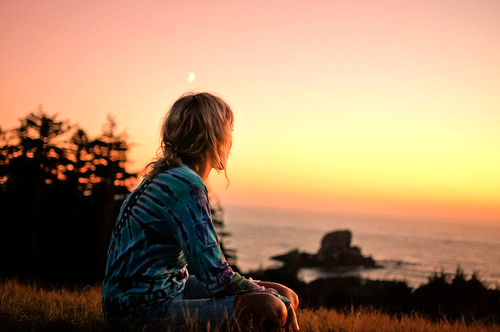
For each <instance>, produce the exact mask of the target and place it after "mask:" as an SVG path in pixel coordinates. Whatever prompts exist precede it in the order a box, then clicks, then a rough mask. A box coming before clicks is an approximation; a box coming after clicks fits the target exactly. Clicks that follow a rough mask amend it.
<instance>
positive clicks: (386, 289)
mask: <svg viewBox="0 0 500 332" xmlns="http://www.w3.org/2000/svg"><path fill="white" fill-rule="evenodd" d="M350 238H351V232H350V231H346V230H343V231H335V232H331V233H328V234H326V235H325V237H324V238H323V241H322V246H321V249H320V250H319V251H318V253H317V254H315V255H313V254H307V253H300V252H298V250H295V251H292V252H289V253H287V254H285V255H281V256H277V257H273V259H276V260H279V261H282V262H283V263H284V264H283V266H282V267H280V268H275V269H267V270H259V271H252V272H250V273H249V275H251V276H252V277H253V278H257V279H262V280H272V281H274V282H279V283H282V284H284V285H287V286H288V287H291V288H293V289H294V290H295V291H296V292H297V294H298V295H299V298H300V300H301V307H304V308H311V309H314V308H318V307H324V308H329V309H337V310H340V311H343V310H347V311H348V310H351V309H352V308H353V307H354V308H361V307H370V308H373V309H377V310H381V311H382V312H385V313H389V314H395V315H400V314H412V313H415V312H418V313H421V314H423V315H425V316H426V317H428V318H430V319H435V320H439V319H443V318H445V319H449V320H462V319H463V320H465V321H466V322H473V321H478V320H481V321H485V322H491V323H499V322H500V289H498V287H496V289H488V288H487V287H486V286H485V285H484V284H483V283H482V282H481V280H479V278H478V277H477V275H475V274H474V275H472V276H471V277H470V278H467V276H466V275H465V274H464V273H463V271H462V270H461V269H460V268H459V267H458V268H457V270H456V272H455V274H454V275H452V274H448V273H445V272H444V271H442V272H439V273H435V274H434V275H432V276H430V277H429V281H428V283H427V284H423V285H421V286H420V287H418V288H416V289H413V288H411V287H409V286H408V284H407V283H406V282H405V281H381V280H365V279H362V278H360V277H332V278H321V279H317V280H314V281H312V282H310V283H305V282H303V281H301V280H299V278H298V271H299V270H300V269H301V268H304V267H318V268H321V269H326V270H328V271H335V270H339V269H342V270H343V271H345V269H349V268H350V269H356V268H360V267H362V268H365V267H368V268H375V267H378V266H377V264H376V263H375V262H374V261H373V259H371V257H363V256H362V255H361V250H360V249H359V248H353V247H351V246H350ZM328 250H329V251H328ZM328 259H330V260H329V261H328ZM350 259H352V260H350Z"/></svg>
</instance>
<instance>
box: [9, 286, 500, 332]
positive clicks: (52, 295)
mask: <svg viewBox="0 0 500 332" xmlns="http://www.w3.org/2000/svg"><path fill="white" fill-rule="evenodd" d="M100 298H101V289H100V288H99V287H98V286H93V287H85V288H82V289H80V290H69V289H67V288H53V289H48V288H45V289H44V288H41V287H38V286H33V285H27V284H24V283H21V282H18V281H15V280H4V281H2V282H1V283H0V331H33V332H35V331H37V332H38V331H69V332H71V331H96V332H109V331H110V329H109V328H108V327H107V326H106V324H105V322H104V319H103V316H102V311H101V302H100ZM299 321H300V325H301V330H302V331H304V332H313V331H314V332H355V331H356V332H363V331H368V332H389V331H391V332H392V331H394V332H396V331H401V332H402V331H405V332H406V331H408V332H424V331H425V332H434V331H435V332H437V331H440V332H442V331H444V332H447V331H449V332H457V331H458V332H476V331H491V332H498V331H500V325H489V324H483V323H482V322H480V321H478V322H474V323H467V324H466V323H465V322H460V321H458V322H449V321H446V320H441V321H438V322H434V321H430V320H427V319H425V318H424V317H421V316H419V315H411V316H400V317H394V316H390V315H386V314H383V313H380V312H377V311H373V310H369V309H360V310H351V311H350V312H344V313H341V312H337V311H335V310H327V309H322V308H320V309H316V310H309V309H305V310H301V311H300V312H299ZM166 330H167V331H178V330H182V331H187V332H190V331H219V332H222V331H226V330H230V331H235V332H236V331H239V329H238V328H236V327H232V328H224V329H222V328H220V327H214V326H208V327H207V326H200V325H197V324H196V323H191V324H189V325H187V326H183V327H182V328H179V327H177V328H175V329H173V328H171V329H169V328H167V329H166Z"/></svg>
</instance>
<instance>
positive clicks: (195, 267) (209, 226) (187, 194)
mask: <svg viewBox="0 0 500 332" xmlns="http://www.w3.org/2000/svg"><path fill="white" fill-rule="evenodd" d="M178 199H179V203H178V205H177V209H176V211H175V212H176V213H175V214H176V219H177V220H176V223H177V227H178V228H179V229H178V232H176V233H177V235H176V237H177V240H178V242H179V244H180V246H181V249H182V251H183V253H184V257H185V259H186V261H187V264H188V266H187V268H188V271H189V273H190V274H194V275H195V276H196V278H198V280H200V281H202V282H204V283H206V285H207V286H206V287H207V290H208V291H209V292H210V294H212V296H214V297H219V296H230V295H236V294H240V293H244V292H251V291H266V290H265V288H264V287H262V286H259V285H257V284H256V283H254V282H252V281H251V280H249V279H247V278H244V277H242V276H241V275H240V274H239V273H236V272H234V271H233V269H232V268H231V267H230V266H229V264H228V263H227V261H226V259H225V257H224V254H223V253H222V250H221V248H220V244H219V239H218V237H217V234H216V232H215V229H214V225H213V223H212V218H211V213H210V206H209V203H208V197H207V191H206V187H200V186H196V185H193V186H190V188H189V189H187V190H184V191H183V192H182V193H180V194H179V197H178Z"/></svg>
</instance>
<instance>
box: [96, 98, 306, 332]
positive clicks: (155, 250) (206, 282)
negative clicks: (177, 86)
mask: <svg viewBox="0 0 500 332" xmlns="http://www.w3.org/2000/svg"><path fill="white" fill-rule="evenodd" d="M233 121H234V116H233V112H232V110H231V108H230V107H229V105H228V104H227V103H226V102H225V101H224V100H222V99H221V98H219V97H217V96H214V95H212V94H209V93H197V94H191V93H190V94H186V95H183V96H182V97H181V98H179V99H178V100H177V101H176V102H175V103H174V104H173V105H172V107H171V109H170V111H169V112H168V113H167V115H166V117H165V119H164V122H163V126H162V132H161V152H162V153H161V156H160V157H159V158H158V159H157V160H156V161H154V162H152V163H150V164H149V165H148V166H147V167H146V175H145V178H144V180H143V182H142V183H141V184H140V185H139V186H138V187H137V189H135V190H134V191H133V192H132V194H131V195H130V196H129V197H128V198H127V199H126V200H125V202H124V203H123V205H122V207H121V210H120V214H119V216H118V219H117V223H116V225H115V229H114V231H113V235H112V238H111V243H110V247H109V251H108V261H107V266H106V275H105V278H104V282H103V295H102V303H103V310H104V314H105V316H106V319H107V320H108V322H109V323H110V324H111V325H114V326H118V327H120V328H132V329H134V328H137V327H139V326H141V325H149V326H169V324H173V323H174V322H181V323H182V322H185V321H187V320H188V319H197V320H198V321H200V322H209V321H214V322H215V321H219V322H221V321H223V320H224V319H228V318H231V321H232V322H234V323H235V324H238V325H240V326H249V325H250V324H251V325H252V326H254V327H257V328H259V329H262V330H269V331H273V330H274V331H278V330H280V329H288V330H290V331H298V330H299V327H298V324H297V319H296V316H295V310H296V309H297V306H298V298H297V295H296V294H295V292H293V291H292V290H291V289H289V288H287V287H285V286H283V285H280V284H277V283H270V282H256V281H254V280H252V279H251V278H250V279H247V278H244V277H242V276H241V275H240V274H239V273H236V272H234V271H233V270H232V269H231V267H230V266H229V265H228V263H227V261H226V259H225V258H224V255H223V253H222V251H221V248H220V245H219V239H218V237H217V235H216V233H215V230H214V226H213V224H212V220H211V214H210V207H209V202H208V197H207V188H206V186H205V183H204V181H205V180H206V179H207V177H208V175H209V173H210V171H211V170H212V169H216V170H217V171H223V170H225V168H226V162H227V158H228V156H229V151H230V150H231V146H232V128H233Z"/></svg>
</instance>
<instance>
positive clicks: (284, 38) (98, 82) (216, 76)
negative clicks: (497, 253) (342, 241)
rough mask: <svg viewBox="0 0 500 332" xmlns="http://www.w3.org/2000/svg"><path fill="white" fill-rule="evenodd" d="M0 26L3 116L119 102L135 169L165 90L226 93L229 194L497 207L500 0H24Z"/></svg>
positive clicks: (10, 119) (476, 212)
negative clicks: (230, 137) (230, 121)
mask: <svg viewBox="0 0 500 332" xmlns="http://www.w3.org/2000/svg"><path fill="white" fill-rule="evenodd" d="M0 34H1V35H0V49H1V50H2V51H1V52H0V72H1V79H0V126H1V128H2V129H10V128H13V127H15V126H16V125H17V124H18V119H19V118H21V117H23V116H25V115H27V114H28V113H29V112H31V111H34V110H36V109H37V108H38V105H40V104H41V105H42V106H43V108H44V110H45V111H46V112H47V113H49V114H55V113H57V114H58V116H59V118H60V119H69V120H70V122H71V123H78V124H79V125H80V126H81V127H83V128H84V129H86V130H87V131H88V133H89V134H90V135H91V136H97V135H98V134H99V133H100V131H101V128H102V125H103V123H104V122H105V120H106V117H107V114H112V115H113V116H114V117H115V119H116V121H117V123H118V125H119V129H120V131H125V132H126V133H127V134H128V137H129V141H130V142H133V143H135V145H134V147H133V149H132V150H131V152H130V155H129V157H130V159H131V160H132V161H133V163H131V164H130V166H129V167H130V169H131V170H136V171H138V170H140V169H141V168H142V167H143V166H144V165H145V164H146V163H147V162H149V161H150V159H151V158H152V157H153V156H154V155H155V152H156V149H157V147H158V145H159V140H158V133H159V126H160V121H161V118H162V117H163V115H164V114H165V111H166V110H167V109H168V107H169V106H170V105H171V103H172V102H173V101H174V100H175V99H177V98H178V97H179V96H180V95H181V94H183V93H184V92H186V91H189V90H195V91H209V92H216V93H218V94H219V95H221V96H222V97H223V98H225V99H226V100H227V101H228V102H229V103H230V104H231V105H232V107H233V109H234V112H235V116H236V123H235V127H234V145H233V150H232V155H231V158H230V161H229V164H228V172H227V175H228V177H229V179H230V180H231V183H230V186H229V188H227V189H226V188H225V187H226V182H225V178H224V176H223V175H214V176H211V178H210V179H209V185H210V186H211V187H212V188H213V189H214V191H215V192H216V193H217V194H218V196H219V197H220V199H221V202H222V204H233V203H235V204H264V205H274V206H290V207H298V208H311V209H320V210H332V211H344V212H363V213H364V212H366V213H372V212H373V213H387V214H403V215H430V216H447V217H465V218H476V219H494V220H500V1H497V0H482V1H477V0H470V1H460V0H453V1H451V0H448V1H439V0H429V1H428V0H425V1H406V0H378V1H357V0H349V1H334V0H328V1H296V0H287V1H269V0H266V1H260V0H257V1H256V0H253V1H238V0H232V1H219V0H206V1H192V0H183V1H166V0H161V1H160V0H147V1H124V0H120V1H74V0H59V1H56V0H47V1H32V0H30V1H25V0H16V1H1V2H0ZM191 72H192V73H194V74H195V77H194V80H193V77H192V76H191V80H189V81H192V82H189V81H188V78H189V75H190V73H191Z"/></svg>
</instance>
